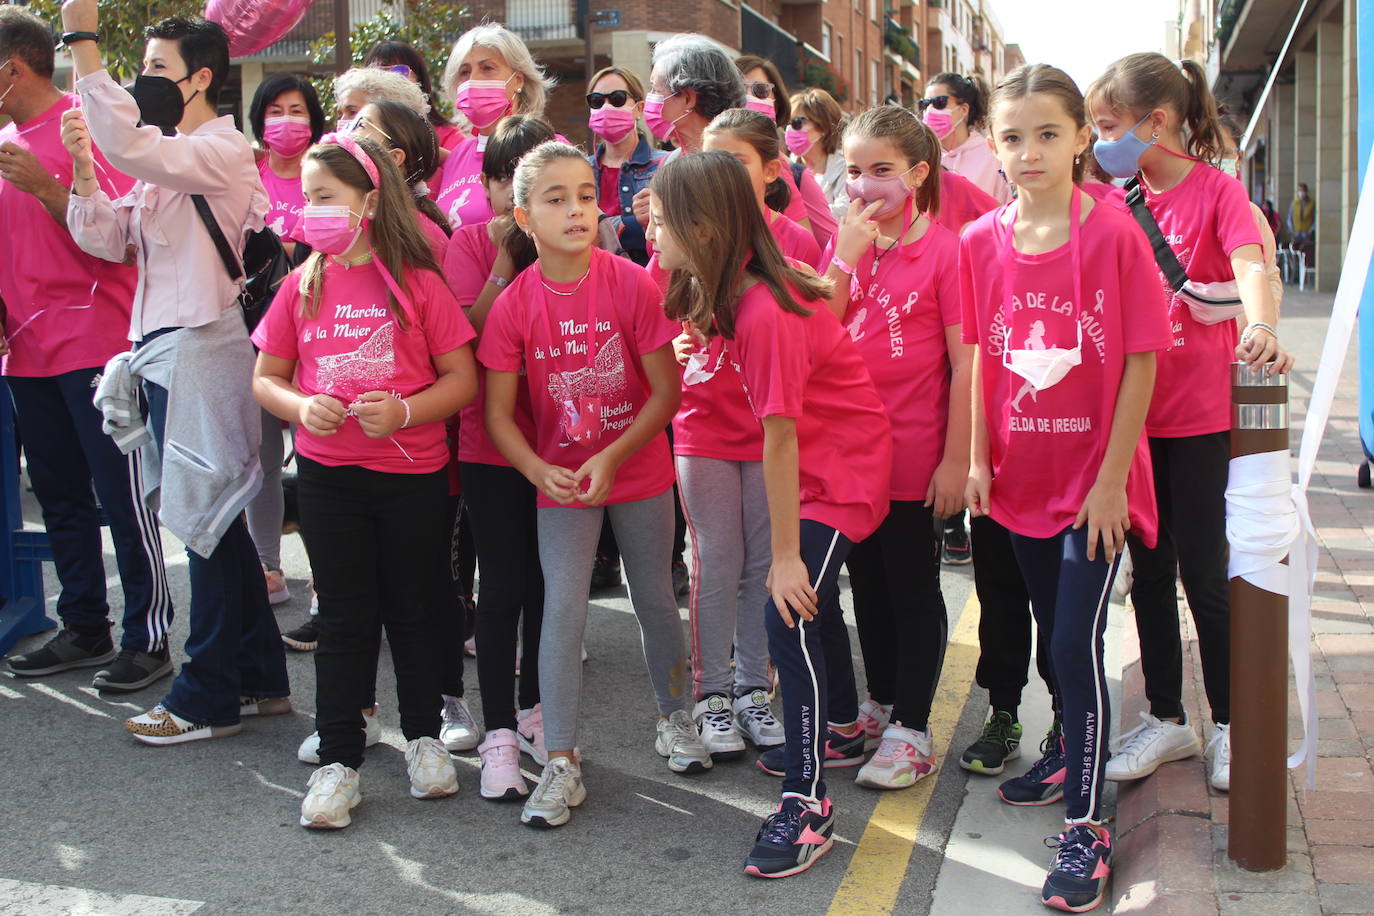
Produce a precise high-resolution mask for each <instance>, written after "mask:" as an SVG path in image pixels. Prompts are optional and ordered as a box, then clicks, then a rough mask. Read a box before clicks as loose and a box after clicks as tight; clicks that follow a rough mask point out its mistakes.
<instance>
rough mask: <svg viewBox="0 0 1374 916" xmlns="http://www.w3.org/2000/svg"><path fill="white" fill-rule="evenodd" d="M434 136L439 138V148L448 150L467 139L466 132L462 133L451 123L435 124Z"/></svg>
mask: <svg viewBox="0 0 1374 916" xmlns="http://www.w3.org/2000/svg"><path fill="white" fill-rule="evenodd" d="M434 136H435V137H436V138H437V139H438V140H439V146H440V147H441V148H443V149H449V150H451V149H453V148H454V147H456V146H457V145H458V144H459V143H462V142H463V141H464V140H466V139H467V134H465V133H463V132H462V131H461V130H459V129H458V128H457V127H455V126H454V125H452V124H437V125H435V127H434Z"/></svg>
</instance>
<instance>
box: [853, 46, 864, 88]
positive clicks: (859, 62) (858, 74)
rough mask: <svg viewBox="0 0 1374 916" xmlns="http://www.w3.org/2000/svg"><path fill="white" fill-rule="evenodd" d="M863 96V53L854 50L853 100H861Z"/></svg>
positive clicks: (856, 49)
mask: <svg viewBox="0 0 1374 916" xmlns="http://www.w3.org/2000/svg"><path fill="white" fill-rule="evenodd" d="M863 95H864V52H863V51H860V50H859V49H858V48H855V49H854V98H855V99H859V100H862V99H863Z"/></svg>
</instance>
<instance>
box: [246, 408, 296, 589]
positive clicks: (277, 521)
mask: <svg viewBox="0 0 1374 916" xmlns="http://www.w3.org/2000/svg"><path fill="white" fill-rule="evenodd" d="M285 432H286V431H285V430H283V429H282V428H281V420H280V419H278V418H277V417H274V416H272V415H271V414H270V413H268V412H267V411H265V410H264V411H263V412H262V449H261V450H260V451H259V452H258V460H259V461H260V462H262V489H261V490H259V491H258V495H257V496H254V497H253V501H252V502H250V503H249V504H248V508H247V510H246V511H245V512H244V514H245V515H246V516H247V517H248V533H249V534H250V535H252V537H253V546H254V547H256V548H257V549H258V560H259V561H260V562H261V563H262V565H263V566H266V567H267V568H268V569H281V522H282V514H283V513H284V512H285V511H286V496H285V494H284V493H282V488H281V464H282V459H283V458H285V457H286V444H285Z"/></svg>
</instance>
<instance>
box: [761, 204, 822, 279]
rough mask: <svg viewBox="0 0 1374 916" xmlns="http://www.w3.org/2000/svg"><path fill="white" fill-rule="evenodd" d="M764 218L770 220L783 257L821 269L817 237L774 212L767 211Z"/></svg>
mask: <svg viewBox="0 0 1374 916" xmlns="http://www.w3.org/2000/svg"><path fill="white" fill-rule="evenodd" d="M764 218H765V219H767V220H768V228H769V229H770V230H771V231H772V233H773V238H774V240H776V241H777V243H778V248H780V249H782V254H783V257H786V258H791V259H792V260H793V261H801V262H802V263H803V264H807V265H810V266H811V267H814V268H816V270H817V271H819V270H820V269H821V248H820V246H819V245H817V244H816V238H815V236H813V235H812V234H811V233H810V232H807V231H806V230H805V229H803V228H802V227H801V226H798V225H797V224H796V223H794V222H793V221H792V220H790V219H788V218H787V217H785V216H783V215H782V214H780V213H775V212H774V211H772V210H767V212H766V213H764Z"/></svg>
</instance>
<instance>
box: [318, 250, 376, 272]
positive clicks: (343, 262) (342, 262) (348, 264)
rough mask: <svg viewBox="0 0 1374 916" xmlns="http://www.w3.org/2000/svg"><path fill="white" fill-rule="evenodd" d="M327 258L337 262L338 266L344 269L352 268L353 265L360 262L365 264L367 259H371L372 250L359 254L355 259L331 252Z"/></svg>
mask: <svg viewBox="0 0 1374 916" xmlns="http://www.w3.org/2000/svg"><path fill="white" fill-rule="evenodd" d="M329 258H330V260H332V261H333V262H334V263H335V264H338V265H339V266H340V267H342V268H343V269H344V270H352V269H353V268H354V267H357V266H359V265H360V264H366V263H367V262H368V261H371V260H372V252H370V251H369V252H368V253H367V254H360V255H358V257H357V258H356V259H349V258H341V257H339V256H338V255H333V254H331V255H330V256H329Z"/></svg>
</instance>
